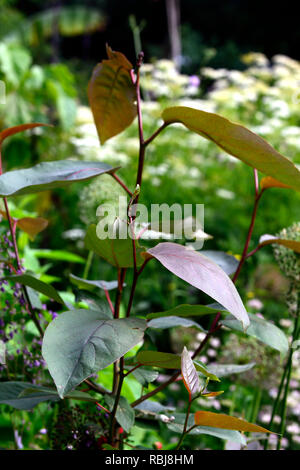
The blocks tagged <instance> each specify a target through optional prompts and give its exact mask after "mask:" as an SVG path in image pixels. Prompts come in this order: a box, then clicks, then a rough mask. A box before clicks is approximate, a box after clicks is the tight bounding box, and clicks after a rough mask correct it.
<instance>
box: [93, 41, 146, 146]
mask: <svg viewBox="0 0 300 470" xmlns="http://www.w3.org/2000/svg"><path fill="white" fill-rule="evenodd" d="M107 55H108V60H103V61H102V62H101V63H100V64H98V65H97V66H96V67H95V69H94V71H93V75H92V78H91V80H90V82H89V86H88V98H89V102H90V106H91V109H92V112H93V115H94V120H95V124H96V127H97V131H98V134H99V138H100V142H101V144H104V142H105V141H106V140H108V139H110V138H111V137H113V136H114V135H116V134H119V133H120V132H122V131H123V130H124V129H126V127H128V126H129V125H130V124H131V123H132V121H133V120H134V118H135V117H136V115H137V106H136V91H135V86H134V84H133V83H132V80H131V75H130V71H131V69H132V68H133V66H132V64H131V63H130V62H129V61H128V60H127V59H126V57H125V56H124V55H123V54H122V53H121V52H114V51H112V49H111V48H110V47H109V46H107Z"/></svg>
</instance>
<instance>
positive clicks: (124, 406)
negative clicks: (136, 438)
mask: <svg viewBox="0 0 300 470" xmlns="http://www.w3.org/2000/svg"><path fill="white" fill-rule="evenodd" d="M105 401H106V403H107V404H108V406H109V408H110V410H112V409H113V406H114V402H115V398H114V397H111V396H105ZM116 419H117V421H118V423H119V424H120V425H121V426H122V428H123V429H124V430H125V431H126V432H127V433H129V431H130V429H131V428H132V426H134V421H135V413H134V409H133V408H132V407H131V406H130V404H129V403H128V401H127V400H126V398H124V397H120V401H119V405H118V408H117V412H116Z"/></svg>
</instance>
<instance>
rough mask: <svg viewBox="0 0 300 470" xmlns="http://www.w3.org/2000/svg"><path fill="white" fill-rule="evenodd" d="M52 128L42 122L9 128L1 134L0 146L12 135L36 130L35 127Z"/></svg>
mask: <svg viewBox="0 0 300 470" xmlns="http://www.w3.org/2000/svg"><path fill="white" fill-rule="evenodd" d="M41 126H44V127H52V126H51V124H45V123H42V122H33V123H29V124H21V125H20V126H14V127H8V128H7V129H3V131H1V132H0V146H1V144H2V142H3V141H4V140H5V139H7V137H10V136H12V135H15V134H18V133H19V132H24V131H27V130H28V129H34V128H35V127H41Z"/></svg>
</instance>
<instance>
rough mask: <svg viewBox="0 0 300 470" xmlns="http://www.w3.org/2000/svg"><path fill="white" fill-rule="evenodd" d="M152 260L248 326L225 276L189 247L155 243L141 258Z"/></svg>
mask: <svg viewBox="0 0 300 470" xmlns="http://www.w3.org/2000/svg"><path fill="white" fill-rule="evenodd" d="M149 256H150V257H154V258H156V259H157V260H158V261H159V262H160V263H161V264H162V265H163V266H164V267H165V268H167V269H168V270H169V271H171V272H172V273H173V274H175V275H176V276H178V277H180V278H181V279H183V280H184V281H186V282H188V283H189V284H191V285H192V286H194V287H196V288H197V289H200V290H202V291H203V292H205V293H206V294H207V295H209V296H210V297H212V298H213V299H214V300H216V301H217V302H220V304H222V305H223V306H224V307H225V308H226V309H227V310H228V311H229V312H230V313H231V314H232V315H234V316H235V317H236V318H237V319H238V320H240V322H241V323H242V324H243V328H247V326H248V325H249V318H248V315H247V312H246V310H245V307H244V305H243V302H242V300H241V298H240V296H239V294H238V291H237V290H236V287H235V285H234V284H233V282H232V281H231V279H230V278H229V277H228V276H227V274H226V273H225V272H224V271H223V270H222V269H221V268H220V267H219V266H218V265H217V264H216V263H215V262H214V261H212V260H211V259H209V258H207V257H206V256H203V255H202V254H201V253H199V252H197V251H194V250H192V249H190V248H189V247H186V246H182V245H179V244H177V243H168V242H167V243H159V244H158V245H156V246H155V247H154V248H151V249H149V250H148V251H147V253H146V254H145V257H149Z"/></svg>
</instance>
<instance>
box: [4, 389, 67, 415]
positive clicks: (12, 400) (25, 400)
mask: <svg viewBox="0 0 300 470" xmlns="http://www.w3.org/2000/svg"><path fill="white" fill-rule="evenodd" d="M26 389H33V390H35V391H36V393H33V394H28V395H26V394H25V395H24V396H23V395H22V393H23V392H24V391H25V390H26ZM48 400H50V401H57V400H59V397H58V395H57V393H56V391H55V390H53V391H48V392H47V393H45V392H42V393H40V387H39V386H37V385H34V384H31V383H27V382H0V404H6V405H10V406H13V407H14V408H17V409H18V410H31V409H32V408H33V407H34V406H36V405H37V404H38V403H41V402H43V401H48Z"/></svg>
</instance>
